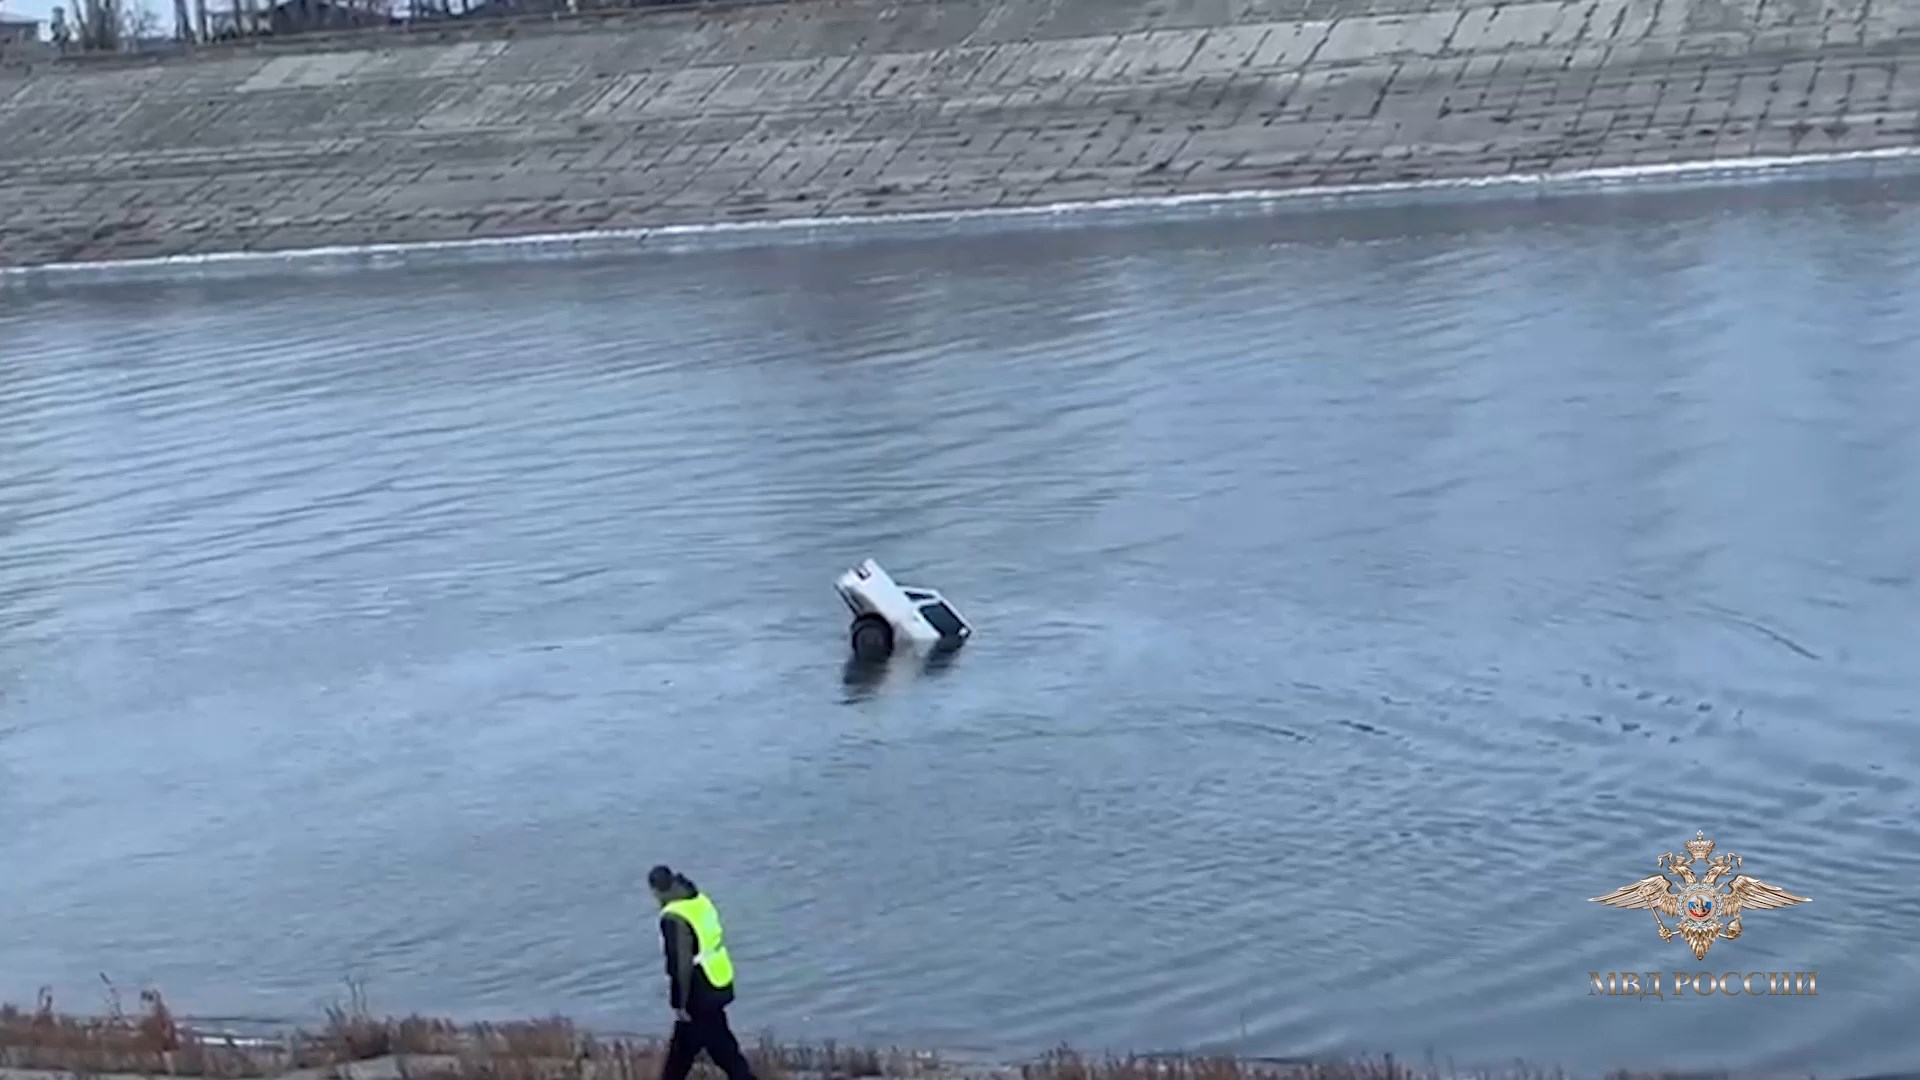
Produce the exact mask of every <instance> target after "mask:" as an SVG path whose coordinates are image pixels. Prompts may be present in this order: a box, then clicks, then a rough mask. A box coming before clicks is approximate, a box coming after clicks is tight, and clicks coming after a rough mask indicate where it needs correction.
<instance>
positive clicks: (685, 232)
mask: <svg viewBox="0 0 1920 1080" xmlns="http://www.w3.org/2000/svg"><path fill="white" fill-rule="evenodd" d="M1914 176H1920V146H1914V147H1883V148H1879V149H1872V150H1853V151H1829V152H1816V153H1807V154H1798V155H1780V156H1772V157H1749V158H1730V159H1719V160H1708V161H1680V162H1670V163H1665V164H1649V165H1627V166H1604V167H1596V168H1591V169H1584V170H1571V171H1565V172H1539V173H1511V174H1506V175H1498V176H1488V177H1479V178H1464V179H1449V180H1413V181H1399V182H1394V181H1385V182H1379V183H1372V184H1348V185H1337V186H1331V187H1324V188H1315V187H1307V188H1274V189H1251V190H1239V191H1218V192H1195V193H1192V194H1185V195H1162V196H1120V197H1114V198H1107V199H1086V200H1076V201H1064V202H1058V203H1042V204H1037V205H1027V206H1008V207H982V208H974V209H955V210H921V211H905V212H899V213H891V214H888V213H871V214H844V215H838V216H833V217H793V218H776V219H771V220H756V221H710V222H691V223H686V224H676V225H660V226H651V227H647V226H642V227H636V228H626V229H585V230H578V231H572V232H554V233H532V234H526V235H506V236H479V237H469V238H463V239H457V240H417V241H397V242H388V243H368V244H342V245H331V246H318V247H308V248H290V249H286V250H268V251H260V250H251V251H249V250H236V251H207V252H197V253H189V254H178V255H161V256H146V257H134V258H121V259H97V260H84V261H77V262H55V263H45V264H38V265H25V266H7V265H0V289H3V288H6V287H8V286H22V285H27V284H37V283H46V282H49V281H70V280H73V279H83V280H85V281H87V282H89V283H113V284H119V283H126V282H138V281H152V280H161V281H169V280H185V279H187V278H189V277H195V278H206V277H217V276H221V275H222V274H223V273H224V274H226V275H244V276H248V277H254V276H257V274H258V273H259V272H260V271H261V270H266V271H268V272H275V273H294V272H303V271H305V272H323V273H324V272H333V271H342V270H369V269H392V268H401V267H406V268H422V267H438V266H445V265H455V264H476V263H497V262H521V261H531V260H533V259H537V258H548V257H561V258H566V257H589V258H591V257H600V256H616V257H617V256H623V255H632V254H636V253H640V252H643V251H650V250H664V251H665V252H667V253H673V254H679V253H685V252H697V251H709V250H725V249H738V248H742V247H746V248H752V247H762V246H773V245H777V244H781V243H793V242H799V243H807V242H818V241H820V240H822V239H826V238H823V237H820V236H818V235H816V234H818V233H822V232H826V233H832V234H838V235H837V237H836V238H838V239H843V240H848V241H852V240H857V239H860V238H869V237H880V238H885V237H889V236H896V235H900V234H902V233H913V232H915V231H917V227H918V228H919V229H924V227H926V226H961V225H968V224H975V223H981V224H990V225H998V226H1003V227H1009V228H1021V227H1023V226H1024V227H1038V226H1044V225H1047V224H1063V225H1067V226H1084V227H1103V226H1122V225H1128V224H1141V223H1164V222H1171V221H1179V220H1191V219H1194V218H1196V217H1200V216H1209V215H1233V216H1237V215H1248V214H1273V213H1288V212H1296V213H1297V212H1303V211H1315V210H1324V211H1336V212H1337V211H1342V210H1356V209H1367V208H1376V207H1380V206H1392V207H1402V206H1408V207H1411V206H1433V205H1447V204H1453V203H1459V202H1466V201H1479V200H1484V201H1507V200H1516V201H1517V200H1524V199H1528V198H1534V199H1546V198H1553V197H1571V196H1593V195H1607V194H1649V193H1654V192H1661V191H1674V190H1682V191H1691V190H1702V189H1708V188H1718V187H1731V186H1749V185H1756V184H1793V185H1806V184H1815V183H1822V182H1837V181H1847V180H1879V179H1886V180H1892V179H1902V178H1908V177H1914ZM942 231H944V230H942ZM663 242H664V243H663Z"/></svg>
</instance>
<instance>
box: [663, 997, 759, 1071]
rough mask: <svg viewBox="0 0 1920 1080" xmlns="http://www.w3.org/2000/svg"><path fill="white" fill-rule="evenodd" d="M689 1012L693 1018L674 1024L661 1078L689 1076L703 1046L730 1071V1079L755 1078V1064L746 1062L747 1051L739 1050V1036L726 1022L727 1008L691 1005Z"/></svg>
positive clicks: (718, 1063) (721, 1066) (721, 1068)
mask: <svg viewBox="0 0 1920 1080" xmlns="http://www.w3.org/2000/svg"><path fill="white" fill-rule="evenodd" d="M687 1015H688V1016H690V1017H692V1019H690V1020H680V1021H677V1022H675V1023H674V1025H673V1039H672V1040H671V1041H670V1042H668V1043H667V1063H666V1064H665V1065H664V1066H662V1067H661V1069H660V1080H687V1073H688V1072H689V1071H691V1070H692V1069H693V1059H694V1058H696V1057H699V1056H700V1051H702V1050H705V1051H706V1052H707V1056H708V1057H710V1058H712V1059H713V1063H714V1064H715V1065H718V1066H719V1067H720V1071H721V1072H723V1073H726V1074H727V1080H754V1076H753V1066H751V1065H749V1064H747V1055H745V1054H743V1053H741V1052H740V1040H738V1039H736V1038H734V1037H733V1028H731V1027H729V1026H728V1025H727V1010H725V1009H724V1008H721V1009H692V1010H688V1012H687Z"/></svg>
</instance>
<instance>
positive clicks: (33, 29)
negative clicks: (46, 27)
mask: <svg viewBox="0 0 1920 1080" xmlns="http://www.w3.org/2000/svg"><path fill="white" fill-rule="evenodd" d="M39 40H40V20H38V19H23V18H21V17H20V16H18V15H5V14H0V46H4V45H21V44H25V43H28V42H37V41H39Z"/></svg>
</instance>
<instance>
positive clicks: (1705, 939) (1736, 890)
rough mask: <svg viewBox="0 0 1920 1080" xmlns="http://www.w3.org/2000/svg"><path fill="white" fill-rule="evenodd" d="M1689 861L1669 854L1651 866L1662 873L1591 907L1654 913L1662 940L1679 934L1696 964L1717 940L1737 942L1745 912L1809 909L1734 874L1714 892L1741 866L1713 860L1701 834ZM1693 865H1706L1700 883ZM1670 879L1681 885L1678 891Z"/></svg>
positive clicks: (1798, 899)
mask: <svg viewBox="0 0 1920 1080" xmlns="http://www.w3.org/2000/svg"><path fill="white" fill-rule="evenodd" d="M1687 856H1688V857H1687V858H1685V859H1682V858H1680V857H1679V856H1678V855H1675V854H1674V853H1673V852H1671V851H1669V852H1667V853H1666V854H1664V855H1662V856H1660V858H1659V859H1658V860H1656V861H1655V865H1656V866H1658V867H1660V869H1661V871H1662V872H1661V873H1658V874H1654V875H1652V876H1651V877H1644V878H1641V879H1640V880H1639V881H1636V882H1634V883H1633V884H1631V885H1627V886H1623V887H1621V888H1618V889H1615V890H1613V891H1612V892H1610V893H1608V894H1607V895H1605V896H1596V897H1594V898H1593V899H1592V901H1591V902H1592V903H1596V904H1605V905H1607V906H1608V907H1617V908H1646V909H1647V910H1648V911H1651V912H1653V921H1654V923H1655V924H1657V925H1658V926H1659V927H1660V940H1661V941H1672V940H1673V935H1674V934H1676V933H1678V934H1679V935H1680V936H1681V938H1683V939H1685V941H1686V943H1687V945H1688V946H1689V947H1691V948H1692V949H1693V956H1694V959H1696V960H1705V959H1706V958H1707V950H1708V949H1709V948H1711V947H1712V946H1713V942H1714V939H1715V938H1726V939H1727V940H1728V941H1732V940H1733V939H1734V938H1737V937H1739V936H1740V916H1741V915H1742V914H1743V913H1745V912H1746V910H1747V909H1748V908H1754V909H1758V910H1767V909H1772V908H1783V907H1792V906H1793V905H1795V904H1807V903H1812V901H1810V900H1808V899H1807V898H1806V897H1804V896H1795V895H1793V894H1792V893H1790V892H1788V891H1786V890H1785V889H1782V888H1779V887H1777V886H1773V885H1769V884H1767V883H1766V882H1764V881H1761V880H1760V879H1759V878H1754V877H1748V876H1747V875H1745V874H1735V875H1734V878H1733V880H1732V881H1729V882H1727V883H1726V884H1725V885H1719V886H1716V885H1715V882H1717V881H1719V880H1720V879H1721V878H1722V877H1725V876H1726V875H1728V874H1730V873H1733V870H1734V868H1735V867H1738V866H1740V865H1742V864H1743V862H1744V860H1742V859H1741V858H1740V856H1738V855H1735V854H1734V853H1733V852H1731V851H1723V852H1721V853H1720V854H1718V855H1715V854H1714V853H1713V841H1711V840H1709V839H1707V834H1706V833H1705V832H1704V831H1703V832H1698V833H1696V834H1695V836H1694V839H1692V840H1689V841H1687ZM1694 863H1706V864H1707V872H1706V876H1705V877H1704V878H1702V877H1698V876H1696V875H1695V874H1694V872H1693V864H1694ZM1668 874H1672V875H1673V876H1674V877H1677V878H1679V879H1680V887H1679V889H1678V890H1676V889H1675V888H1674V882H1673V880H1672V879H1670V878H1668V877H1667V875H1668ZM1662 915H1665V916H1667V917H1668V918H1670V919H1677V920H1679V921H1678V923H1677V924H1675V925H1674V926H1673V927H1671V928H1669V927H1668V926H1667V924H1666V923H1664V922H1661V921H1660V916H1662Z"/></svg>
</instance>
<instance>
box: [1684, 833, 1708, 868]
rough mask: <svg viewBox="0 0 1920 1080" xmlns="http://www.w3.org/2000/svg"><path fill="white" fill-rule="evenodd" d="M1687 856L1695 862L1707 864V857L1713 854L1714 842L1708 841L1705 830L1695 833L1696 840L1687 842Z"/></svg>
mask: <svg viewBox="0 0 1920 1080" xmlns="http://www.w3.org/2000/svg"><path fill="white" fill-rule="evenodd" d="M1687 854H1688V855H1691V856H1692V857H1693V861H1694V862H1706V861H1707V856H1709V855H1712V854H1713V841H1711V840H1709V839H1707V834H1706V831H1705V830H1700V831H1697V832H1695V833H1694V839H1692V840H1689V841H1687Z"/></svg>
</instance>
